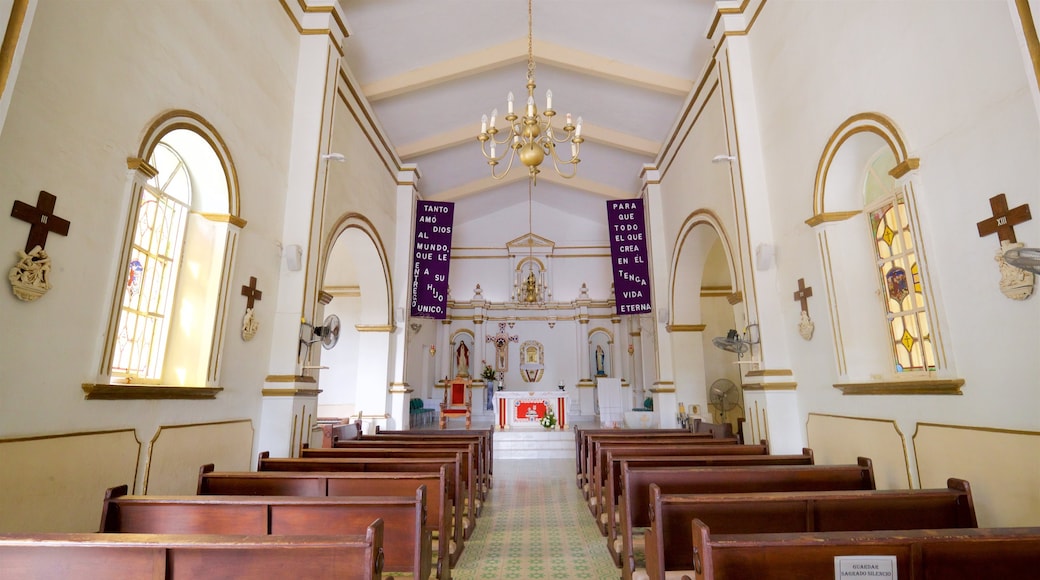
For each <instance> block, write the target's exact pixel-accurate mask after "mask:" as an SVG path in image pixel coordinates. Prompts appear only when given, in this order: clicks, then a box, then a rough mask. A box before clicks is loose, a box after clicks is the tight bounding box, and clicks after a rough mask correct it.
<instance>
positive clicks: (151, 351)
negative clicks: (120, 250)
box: [112, 142, 191, 382]
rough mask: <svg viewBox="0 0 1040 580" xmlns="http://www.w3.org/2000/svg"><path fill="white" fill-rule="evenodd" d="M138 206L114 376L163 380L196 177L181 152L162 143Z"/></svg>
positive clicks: (137, 379) (151, 161)
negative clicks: (192, 174)
mask: <svg viewBox="0 0 1040 580" xmlns="http://www.w3.org/2000/svg"><path fill="white" fill-rule="evenodd" d="M148 163H149V165H151V166H152V167H154V168H155V169H156V170H158V173H157V174H156V175H155V176H154V177H152V178H151V179H150V180H148V182H147V183H146V184H145V186H144V189H143V191H142V192H141V197H140V203H139V204H138V208H137V222H136V225H135V227H134V234H133V242H132V246H131V249H130V262H129V267H128V271H127V273H126V287H125V288H124V291H123V300H122V306H121V309H120V318H119V323H118V327H117V338H116V344H115V350H114V353H113V354H114V357H113V361H112V376H113V377H114V378H125V379H129V380H133V381H138V382H150V381H158V380H159V379H160V378H161V376H162V366H163V357H164V355H165V351H166V342H167V337H168V336H169V329H170V322H171V313H172V309H173V293H174V290H175V288H176V285H177V284H176V283H177V274H178V270H179V266H180V263H181V255H182V252H183V250H184V237H185V231H186V230H187V217H188V213H189V210H190V208H191V176H190V174H189V173H188V168H187V166H186V165H185V163H184V160H183V159H181V157H180V155H178V154H177V152H176V151H175V150H174V149H173V148H172V147H170V146H169V145H168V144H167V143H165V142H160V143H159V144H158V145H157V146H156V148H155V151H154V152H153V154H152V157H151V158H150V159H149V160H148Z"/></svg>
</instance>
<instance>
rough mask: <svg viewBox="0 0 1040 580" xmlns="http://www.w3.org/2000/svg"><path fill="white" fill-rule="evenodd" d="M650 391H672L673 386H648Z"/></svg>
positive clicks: (673, 389)
mask: <svg viewBox="0 0 1040 580" xmlns="http://www.w3.org/2000/svg"><path fill="white" fill-rule="evenodd" d="M650 392H651V393H674V392H675V387H650Z"/></svg>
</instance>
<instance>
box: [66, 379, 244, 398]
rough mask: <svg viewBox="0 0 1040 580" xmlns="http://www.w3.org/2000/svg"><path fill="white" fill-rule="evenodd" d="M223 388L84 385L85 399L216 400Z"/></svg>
mask: <svg viewBox="0 0 1040 580" xmlns="http://www.w3.org/2000/svg"><path fill="white" fill-rule="evenodd" d="M223 390H224V388H223V387H174V386H169V385H140V384H138V385H112V384H99V383H83V392H84V393H86V396H85V397H84V398H85V399H88V400H107V401H113V400H133V399H216V398H217V393H219V392H221V391H223Z"/></svg>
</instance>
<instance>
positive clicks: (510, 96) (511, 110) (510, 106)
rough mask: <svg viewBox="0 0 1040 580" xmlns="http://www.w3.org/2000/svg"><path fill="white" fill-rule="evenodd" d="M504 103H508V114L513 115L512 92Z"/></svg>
mask: <svg viewBox="0 0 1040 580" xmlns="http://www.w3.org/2000/svg"><path fill="white" fill-rule="evenodd" d="M506 101H507V102H508V103H509V105H508V106H509V114H510V115H512V114H513V91H509V96H507V97H506Z"/></svg>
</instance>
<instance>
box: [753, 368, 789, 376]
mask: <svg viewBox="0 0 1040 580" xmlns="http://www.w3.org/2000/svg"><path fill="white" fill-rule="evenodd" d="M745 376H747V377H793V376H794V372H792V371H791V369H758V370H753V371H748V372H747V374H746V375H745Z"/></svg>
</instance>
